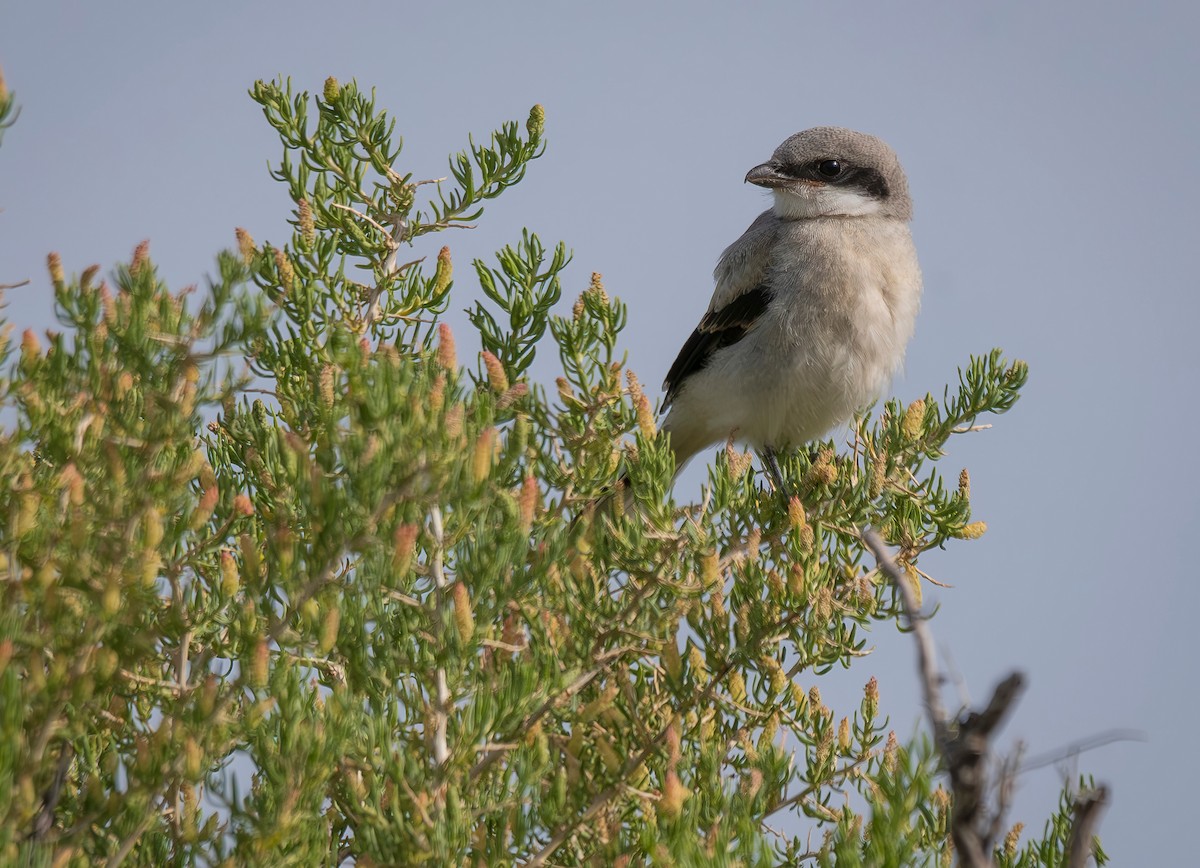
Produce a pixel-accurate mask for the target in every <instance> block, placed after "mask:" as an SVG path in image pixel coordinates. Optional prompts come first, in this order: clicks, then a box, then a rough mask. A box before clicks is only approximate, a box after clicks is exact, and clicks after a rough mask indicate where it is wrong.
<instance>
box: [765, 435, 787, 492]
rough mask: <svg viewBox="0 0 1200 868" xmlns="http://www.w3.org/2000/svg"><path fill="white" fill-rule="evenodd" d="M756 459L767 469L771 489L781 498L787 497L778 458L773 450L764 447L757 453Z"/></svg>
mask: <svg viewBox="0 0 1200 868" xmlns="http://www.w3.org/2000/svg"><path fill="white" fill-rule="evenodd" d="M758 457H759V458H761V459H762V463H763V466H764V467H766V468H767V473H768V474H770V477H771V487H772V488H774V489H775V491H777V492H778V493H779V495H780V496H782V497H785V498H786V497H787V496H788V487H787V485H786V484H785V483H784V481H783V471H782V470H780V469H779V457H778V455H777V454H776V452H775V450H774V448H772V447H770V446H764V447H763V448H762V449H760V450H759V452H758Z"/></svg>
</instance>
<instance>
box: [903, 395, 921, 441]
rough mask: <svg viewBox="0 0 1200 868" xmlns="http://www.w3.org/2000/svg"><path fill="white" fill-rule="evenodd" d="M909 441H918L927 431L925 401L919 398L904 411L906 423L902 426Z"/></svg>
mask: <svg viewBox="0 0 1200 868" xmlns="http://www.w3.org/2000/svg"><path fill="white" fill-rule="evenodd" d="M900 430H901V431H903V432H904V437H905V439H907V440H916V439H917V438H918V437H920V436H921V434H922V433H924V430H925V399H924V398H918V399H917V400H915V401H913V402H912V403H911V404H909V405H908V409H907V410H905V411H904V421H903V422H902V423H901V425H900Z"/></svg>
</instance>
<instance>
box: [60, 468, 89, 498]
mask: <svg viewBox="0 0 1200 868" xmlns="http://www.w3.org/2000/svg"><path fill="white" fill-rule="evenodd" d="M58 484H59V485H60V486H61V487H62V488H63V489H65V490H66V493H67V501H68V502H69V503H70V504H71V505H72V506H83V493H84V485H83V476H82V475H80V473H79V468H78V467H76V466H75V464H74V463H71V464H68V465H67V466H66V467H64V468H63V469H62V472H61V473H59V474H58Z"/></svg>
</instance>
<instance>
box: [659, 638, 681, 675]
mask: <svg viewBox="0 0 1200 868" xmlns="http://www.w3.org/2000/svg"><path fill="white" fill-rule="evenodd" d="M662 661H663V667H664V668H665V669H666V670H667V675H669V676H671V678H678V677H679V673H680V672H681V671H682V669H683V660H682V659H681V658H680V656H679V646H678V645H677V644H676V643H675V636H674V635H672V636H670V637H669V638H668V639H667V640H666V641H665V642H664V643H663V649H662Z"/></svg>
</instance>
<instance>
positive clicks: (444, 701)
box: [429, 505, 450, 766]
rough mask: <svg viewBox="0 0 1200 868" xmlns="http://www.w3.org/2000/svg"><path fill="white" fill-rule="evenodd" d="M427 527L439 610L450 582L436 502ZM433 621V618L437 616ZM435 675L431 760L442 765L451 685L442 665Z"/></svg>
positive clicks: (447, 755)
mask: <svg viewBox="0 0 1200 868" xmlns="http://www.w3.org/2000/svg"><path fill="white" fill-rule="evenodd" d="M429 530H430V532H431V533H432V534H433V545H434V548H433V581H434V583H435V584H436V585H437V594H436V595H435V600H434V605H435V607H437V609H438V610H439V611H440V610H441V607H442V602H443V599H444V598H445V596H446V588H447V587H448V586H449V582H448V581H447V580H446V571H445V566H444V563H443V557H442V555H443V546H444V545H445V533H444V531H443V529H442V510H441V507H439V506H436V505H435V506H434V507H433V508H432V509H430V511H429ZM434 620H435V621H436V618H435V619H434ZM434 678H435V679H436V681H437V687H436V690H437V698H436V699H435V704H434V708H433V761H434V762H435V763H436V764H437V765H439V766H442V765H445V764H446V761H447V760H449V759H450V747H449V745H448V744H447V739H446V728H447V726H448V723H449V720H450V687H449V685H448V684H447V683H446V670H445V668H444V667H442V666H439V667H438V669H437V672H436V674H435V675H434Z"/></svg>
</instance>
